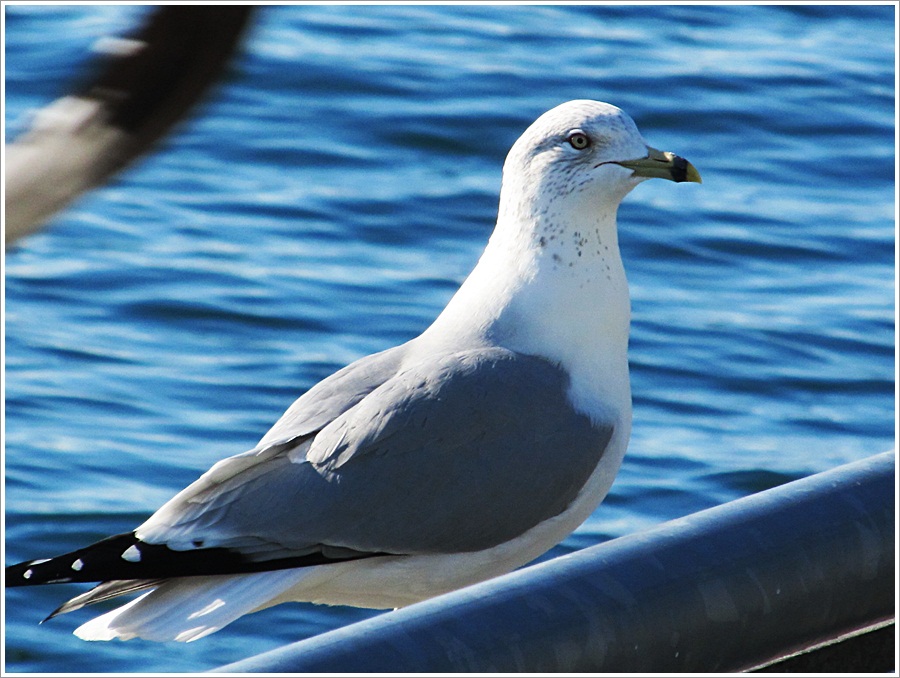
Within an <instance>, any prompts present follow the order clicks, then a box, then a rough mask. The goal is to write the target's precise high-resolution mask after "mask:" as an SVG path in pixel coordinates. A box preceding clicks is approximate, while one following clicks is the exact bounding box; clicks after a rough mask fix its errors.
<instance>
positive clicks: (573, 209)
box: [6, 100, 700, 641]
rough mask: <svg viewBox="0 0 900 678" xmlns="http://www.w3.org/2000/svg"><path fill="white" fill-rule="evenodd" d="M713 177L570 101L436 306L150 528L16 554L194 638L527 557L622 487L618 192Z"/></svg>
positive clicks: (106, 627)
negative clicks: (411, 334)
mask: <svg viewBox="0 0 900 678" xmlns="http://www.w3.org/2000/svg"><path fill="white" fill-rule="evenodd" d="M650 177H662V178H666V179H671V180H673V181H695V182H699V181H700V176H699V174H698V173H697V171H696V170H695V169H694V167H693V166H692V165H691V164H690V163H689V162H687V161H686V160H684V159H683V158H680V157H678V156H676V155H674V154H672V153H662V152H660V151H657V150H656V149H653V148H651V147H649V146H648V145H647V144H646V143H645V142H644V140H643V139H642V138H641V135H640V133H639V132H638V130H637V127H636V126H635V124H634V122H633V121H632V120H631V118H630V117H628V115H626V114H625V113H624V112H623V111H621V110H620V109H618V108H616V107H615V106H611V105H609V104H604V103H600V102H596V101H586V100H580V101H571V102H568V103H565V104H562V105H561V106H558V107H556V108H554V109H552V110H550V111H548V112H547V113H545V114H544V115H542V116H541V117H540V118H538V119H537V120H536V121H535V122H534V123H533V124H532V125H531V126H530V127H529V128H528V129H527V130H526V131H525V133H524V134H523V135H522V136H521V138H520V139H519V140H518V141H517V142H516V143H515V144H514V145H513V147H512V149H511V150H510V152H509V155H508V156H507V159H506V163H505V164H504V167H503V182H502V188H501V193H500V207H499V215H498V218H497V226H496V229H495V230H494V233H493V235H492V236H491V238H490V241H489V243H488V245H487V247H486V249H485V251H484V253H483V255H482V256H481V259H480V260H479V262H478V264H477V266H476V267H475V269H474V270H473V272H472V273H471V275H470V276H469V277H468V278H467V279H466V281H465V283H464V284H463V285H462V287H461V288H460V289H459V291H458V292H457V293H456V295H455V296H454V297H453V298H452V299H451V301H450V302H449V304H448V305H447V307H446V308H445V309H444V311H443V312H442V313H441V314H440V315H439V316H438V318H437V319H436V320H435V321H434V323H433V324H432V325H431V326H430V327H429V328H428V329H427V330H426V331H425V332H423V333H422V334H421V335H420V336H418V337H416V338H415V339H412V340H411V341H408V342H407V343H405V344H403V345H401V346H398V347H395V348H392V349H389V350H387V351H383V352H381V353H376V354H375V355H371V356H369V357H366V358H363V359H361V360H359V361H357V362H355V363H353V364H351V365H349V366H348V367H345V368H344V369H342V370H340V371H338V372H337V373H335V374H334V375H332V376H331V377H329V378H327V379H325V380H324V381H322V382H320V383H319V384H317V385H316V386H314V387H313V388H311V389H310V390H309V391H308V392H307V393H305V394H304V395H303V396H302V397H300V398H299V399H298V400H297V401H296V402H294V404H293V405H292V406H291V407H290V408H289V409H288V410H287V412H285V414H284V415H283V416H282V417H281V419H279V421H278V422H276V424H275V425H274V426H273V427H272V429H271V430H270V431H269V432H268V433H267V434H266V435H265V436H264V437H263V438H262V440H261V441H260V442H259V444H258V445H257V446H256V447H255V448H254V449H252V450H250V451H248V452H245V453H243V454H239V455H237V456H234V457H230V458H228V459H225V460H223V461H220V462H219V463H217V464H215V465H214V466H213V467H212V468H211V469H210V470H209V471H208V472H207V473H205V474H204V475H203V476H201V477H200V478H199V479H198V480H197V481H196V482H194V483H193V484H191V485H190V486H188V487H187V488H186V489H184V490H183V491H182V492H180V493H179V494H178V495H176V496H175V497H174V498H173V499H172V500H170V501H169V502H168V503H166V504H165V505H163V506H162V508H160V509H159V510H158V511H157V512H156V513H154V514H153V515H152V516H151V517H150V518H149V519H148V520H147V521H146V522H145V523H144V524H143V525H141V526H139V527H138V528H137V529H136V530H135V531H134V532H132V533H127V534H123V535H118V536H115V537H110V538H109V539H106V540H104V541H101V542H98V543H97V544H94V545H92V546H89V547H87V548H84V549H81V550H78V551H74V552H72V553H68V554H66V555H63V556H59V557H57V558H53V559H50V560H44V561H30V562H27V563H22V564H20V565H16V566H13V567H11V568H8V569H7V579H6V582H7V585H8V586H23V585H30V584H43V583H54V582H71V581H85V582H88V581H90V582H98V581H99V582H103V583H101V584H100V585H99V586H97V587H96V588H94V589H93V590H91V591H89V592H87V593H85V594H82V595H80V596H77V597H76V598H73V599H72V600H70V601H69V602H68V603H66V604H65V605H63V606H62V607H61V608H60V609H59V610H57V612H56V613H60V612H69V611H71V610H75V609H79V608H81V607H83V606H84V605H87V604H90V603H95V602H99V601H102V600H107V599H109V598H112V597H115V596H118V595H121V594H123V593H130V592H134V591H140V590H143V589H152V590H151V591H149V592H146V593H144V594H143V595H142V596H140V597H139V598H137V599H136V600H134V601H132V602H130V603H128V604H127V605H125V606H123V607H120V608H118V609H116V610H113V611H112V612H109V613H107V614H104V615H102V616H100V617H98V618H96V619H94V620H92V621H90V622H88V623H86V624H84V625H83V626H81V627H79V628H78V629H77V630H76V632H75V633H76V634H77V635H78V636H80V637H81V638H85V639H89V640H108V639H111V638H122V639H128V638H134V637H141V638H146V639H150V640H182V641H187V640H194V639H197V638H200V637H202V636H204V635H207V634H209V633H212V632H214V631H216V630H218V629H220V628H222V627H223V626H225V625H226V624H228V623H230V622H231V621H234V620H235V619H237V618H238V617H240V616H242V615H244V614H247V613H249V612H253V611H256V610H259V609H263V608H266V607H269V606H272V605H276V604H279V603H283V602H288V601H309V602H314V603H327V604H347V605H355V606H359V607H373V608H390V607H400V606H404V605H407V604H410V603H413V602H416V601H419V600H422V599H425V598H429V597H431V596H434V595H437V594H440V593H444V592H447V591H451V590H453V589H456V588H460V587H462V586H466V585H468V584H472V583H475V582H478V581H482V580H484V579H488V578H490V577H493V576H496V575H499V574H502V573H505V572H509V571H511V570H513V569H515V568H517V567H520V566H522V565H524V564H526V563H528V562H529V561H531V560H533V559H534V558H536V557H537V556H539V555H541V554H542V553H544V552H545V551H547V550H548V549H550V548H551V547H552V546H554V545H555V544H557V543H558V542H559V541H561V540H562V539H563V538H564V537H566V536H567V535H568V534H569V533H570V532H572V530H574V529H575V528H576V527H578V526H579V525H580V524H581V523H582V522H583V521H584V520H585V519H586V518H587V517H588V516H589V515H590V514H591V513H592V512H593V511H594V509H595V508H596V507H597V505H598V504H599V503H600V502H601V501H602V499H603V497H604V496H605V495H606V493H607V491H608V490H609V488H610V485H611V484H612V482H613V479H614V477H615V475H616V473H617V471H618V469H619V465H620V463H621V461H622V456H623V455H624V453H625V448H626V445H627V442H628V437H629V434H630V430H631V389H630V386H629V378H628V360H627V345H628V327H629V322H630V304H629V298H628V287H627V282H626V279H625V270H624V268H623V266H622V260H621V257H620V255H619V246H618V237H617V232H616V211H617V208H618V206H619V203H620V202H621V200H622V198H623V197H624V196H625V195H626V194H627V193H628V192H629V191H630V190H631V189H633V188H634V187H635V186H637V185H638V184H639V183H641V182H642V181H644V180H646V179H647V178H650Z"/></svg>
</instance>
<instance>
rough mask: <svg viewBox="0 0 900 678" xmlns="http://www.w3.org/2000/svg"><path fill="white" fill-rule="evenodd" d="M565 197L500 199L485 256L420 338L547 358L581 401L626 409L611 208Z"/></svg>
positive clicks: (587, 406)
mask: <svg viewBox="0 0 900 678" xmlns="http://www.w3.org/2000/svg"><path fill="white" fill-rule="evenodd" d="M564 202H566V204H567V205H568V206H569V207H568V209H566V213H564V214H562V213H560V212H559V208H556V209H543V210H539V211H538V213H537V214H535V211H534V210H529V213H528V214H522V213H521V211H520V210H509V209H504V208H505V206H504V205H503V204H502V203H501V211H500V218H499V219H498V225H497V229H496V230H495V231H494V235H493V236H492V237H491V241H490V243H489V244H488V247H487V248H486V249H485V251H484V254H483V255H482V257H481V260H480V261H479V262H478V265H477V266H476V267H475V270H474V271H473V272H472V274H471V275H470V276H469V278H468V279H467V280H466V281H465V283H464V284H463V286H462V287H461V288H460V289H459V291H458V292H457V293H456V295H455V296H454V297H453V299H451V301H450V303H449V304H448V306H447V308H446V309H445V310H444V312H443V313H441V315H440V316H439V317H438V318H437V320H435V322H434V324H433V325H432V326H431V327H430V328H429V329H428V330H427V331H426V332H425V334H424V335H423V337H422V339H423V340H426V341H428V339H432V340H433V339H437V338H438V337H440V338H441V341H442V342H443V341H447V342H452V343H453V344H455V345H460V344H463V345H465V344H470V343H473V342H474V343H490V344H491V345H499V346H504V347H506V348H509V349H511V350H515V351H518V352H521V353H526V354H530V355H538V356H541V357H544V358H547V359H549V360H552V361H554V362H556V363H558V364H559V365H560V366H562V367H563V369H565V370H566V371H567V372H568V373H569V375H570V376H571V379H572V383H571V389H570V397H571V398H572V401H573V403H575V405H576V406H577V407H579V409H582V410H583V411H585V412H588V413H590V412H592V411H595V410H596V408H599V407H601V405H600V403H607V405H608V404H609V403H613V406H614V407H616V408H617V409H619V410H620V411H621V412H623V413H624V412H626V411H627V412H628V413H629V415H630V408H631V394H630V388H629V386H628V358H627V351H628V328H629V322H630V315H631V309H630V302H629V298H628V283H627V281H626V278H625V270H624V268H623V266H622V259H621V256H620V254H619V245H618V236H617V232H616V220H615V209H614V208H613V209H611V210H609V209H608V210H602V209H601V210H598V209H597V205H592V206H588V205H584V206H581V205H580V203H579V202H578V201H564ZM519 205H520V206H521V203H519ZM554 207H555V206H554ZM573 208H574V209H573ZM555 224H565V228H561V229H554V225H555ZM429 343H430V342H429ZM607 405H603V407H607Z"/></svg>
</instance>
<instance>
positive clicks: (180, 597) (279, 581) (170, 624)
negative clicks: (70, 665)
mask: <svg viewBox="0 0 900 678" xmlns="http://www.w3.org/2000/svg"><path fill="white" fill-rule="evenodd" d="M316 569H318V568H312V569H295V570H277V571H274V572H260V573H253V574H238V575H218V576H214V577H183V578H179V579H170V580H168V581H165V582H162V583H161V584H159V585H158V586H157V588H155V589H154V590H153V591H150V592H148V593H145V594H144V595H142V596H141V597H139V598H137V599H135V600H133V601H131V602H130V603H128V604H126V605H124V606H122V607H120V608H117V609H115V610H113V611H111V612H107V613H106V614H104V615H101V616H99V617H97V618H95V619H92V620H91V621H89V622H87V623H86V624H83V625H82V626H80V627H79V628H78V629H76V630H75V635H76V636H78V637H79V638H81V639H83V640H112V639H113V638H118V639H120V640H129V639H131V638H143V639H145V640H155V641H170V640H175V641H180V642H189V641H192V640H197V639H199V638H202V637H204V636H207V635H209V634H210V633H214V632H215V631H218V630H219V629H221V628H222V627H224V626H226V625H228V624H230V623H231V622H233V621H234V620H235V619H237V618H238V617H241V616H243V615H245V614H248V613H249V612H254V611H256V610H259V609H262V608H265V607H268V605H269V603H270V601H273V599H276V598H278V597H279V596H280V595H281V594H283V593H284V592H285V591H287V590H288V589H290V588H291V587H293V586H296V585H297V584H299V583H300V582H301V581H302V580H303V579H304V578H305V577H307V576H309V575H310V574H311V573H312V572H314V571H315V570H316ZM150 585H152V584H150ZM88 593H90V592H88ZM85 595H88V594H85ZM101 595H102V594H101ZM75 600H77V599H73V601H71V602H74V601H75ZM89 602H93V601H89ZM85 604H87V603H85ZM73 609H75V608H73Z"/></svg>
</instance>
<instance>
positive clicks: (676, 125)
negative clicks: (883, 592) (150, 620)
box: [4, 6, 896, 673]
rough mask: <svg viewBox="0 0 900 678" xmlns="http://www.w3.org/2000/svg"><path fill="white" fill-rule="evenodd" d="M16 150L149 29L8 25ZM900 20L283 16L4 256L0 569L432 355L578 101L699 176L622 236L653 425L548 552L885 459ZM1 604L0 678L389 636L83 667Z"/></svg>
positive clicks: (97, 533)
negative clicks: (450, 307) (507, 167)
mask: <svg viewBox="0 0 900 678" xmlns="http://www.w3.org/2000/svg"><path fill="white" fill-rule="evenodd" d="M4 9H5V12H6V20H7V23H6V41H7V42H6V59H7V60H6V69H7V71H6V73H7V81H6V86H7V99H6V121H7V125H8V126H9V127H8V132H7V139H10V138H13V137H14V135H15V134H16V132H17V131H18V130H20V129H21V128H22V121H23V119H24V118H23V116H25V115H26V114H27V112H28V111H29V110H30V109H33V108H34V107H38V106H41V105H43V104H45V103H47V102H48V101H50V100H52V99H53V98H55V97H57V96H59V95H60V94H61V93H63V92H64V91H65V88H66V83H68V82H70V80H71V78H72V77H73V75H75V74H76V73H77V72H78V66H79V65H80V64H81V63H83V62H84V61H85V59H86V58H87V56H88V55H89V48H90V46H91V44H92V43H93V42H94V41H95V40H96V39H97V37H99V36H101V35H105V34H109V33H117V32H121V31H122V30H124V29H126V28H127V27H128V26H130V25H131V24H132V23H133V22H134V21H136V20H137V19H138V18H139V17H140V15H141V14H142V13H143V12H144V11H145V10H144V9H143V8H140V7H124V8H123V7H112V6H98V7H74V6H56V7H52V6H46V7H28V6H6V7H5V8H4ZM894 77H895V73H894V8H893V7H890V6H880V7H859V6H847V7H840V6H829V7H819V8H817V7H811V6H810V7H806V6H793V7H773V6H762V7H753V6H722V7H715V6H684V7H679V6H661V7H652V6H639V7H623V6H598V7H574V6H568V7H536V6H514V7H513V6H508V7H500V8H498V7H487V6H456V7H436V6H429V7H416V6H375V7H340V6H324V7H315V6H311V7H288V6H280V7H271V8H265V9H264V10H262V11H260V13H259V16H258V20H257V22H256V24H255V26H254V29H253V30H252V32H251V33H250V34H249V36H248V39H247V41H246V43H245V45H244V48H243V52H242V54H241V56H240V58H239V59H238V60H237V61H236V62H235V63H234V65H233V67H232V68H231V70H230V71H229V73H228V75H227V78H226V79H225V81H224V82H223V83H222V85H221V86H220V87H219V88H218V89H217V90H216V92H215V95H214V96H213V97H212V98H210V99H209V100H208V101H207V103H206V104H205V105H204V106H203V107H202V108H201V109H200V110H198V111H197V114H196V116H195V117H194V118H193V119H192V120H191V121H190V122H189V123H188V124H186V125H184V126H183V127H181V128H180V130H179V132H178V133H177V134H176V135H175V136H174V137H172V138H170V139H169V140H168V141H167V142H166V143H165V145H164V146H163V147H162V148H161V149H160V150H159V152H158V153H156V154H155V155H153V156H152V157H149V158H148V159H147V160H146V161H145V162H143V163H142V164H140V165H139V166H137V167H135V168H133V169H131V170H129V171H128V172H127V173H125V174H123V175H121V176H120V177H119V178H117V179H116V180H115V181H114V182H113V183H111V184H110V185H109V186H107V187H106V188H103V189H102V190H98V191H96V192H94V193H93V194H91V195H89V196H87V197H85V198H84V199H83V200H81V201H79V202H78V203H77V204H75V205H74V206H72V207H71V208H70V209H69V210H68V211H67V212H65V213H64V214H62V215H60V216H59V217H58V218H56V219H55V220H54V221H53V223H52V225H51V226H50V227H49V228H48V229H47V230H45V231H44V232H43V233H41V234H39V235H36V236H34V237H31V238H30V239H28V240H27V241H25V242H24V243H23V245H22V246H21V247H20V248H18V249H16V250H15V251H13V252H11V253H9V254H8V255H7V257H6V263H5V265H6V268H5V277H6V299H5V306H4V308H5V311H6V357H5V365H6V374H5V389H6V430H5V445H6V457H5V459H6V492H5V497H6V528H7V532H6V562H7V563H12V562H17V561H19V560H24V559H26V558H36V557H42V556H49V555H53V554H56V553H60V552H63V551H66V550H70V549H73V548H76V547H79V546H83V545H85V544H87V543H89V542H91V541H93V540H95V539H98V538H101V537H104V536H106V535H108V534H113V533H118V532H124V531H127V530H130V529H132V528H133V527H134V526H136V525H137V524H139V523H140V522H141V521H143V520H144V518H146V516H147V515H149V514H150V513H151V512H152V511H153V510H155V509H156V508H157V507H158V506H159V505H160V504H162V503H163V502H164V501H166V500H167V499H168V498H169V497H170V496H171V495H172V494H174V493H175V492H176V491H177V490H179V489H181V488H182V487H183V486H184V485H186V484H187V483H189V482H191V481H192V480H193V479H195V478H196V476H197V475H198V474H199V473H201V472H202V471H204V470H205V469H206V468H208V467H209V466H210V465H211V464H212V463H214V462H215V461H216V460H218V459H220V458H222V457H225V456H228V455H231V454H234V453H237V452H240V451H242V450H244V449H247V448H249V447H250V446H252V445H253V444H254V443H255V442H256V440H258V438H259V437H260V436H261V435H262V434H263V433H264V432H265V430H266V429H267V427H268V426H269V425H270V424H271V423H272V422H274V421H275V419H276V418H277V417H278V415H279V414H280V413H281V412H282V411H283V410H284V409H285V408H286V407H287V406H288V405H289V404H290V403H291V401H292V400H293V399H294V398H295V397H296V396H297V395H299V394H300V393H302V392H303V391H304V390H306V389H307V388H309V387H310V386H311V385H312V384H314V383H315V382H316V381H317V380H319V379H321V378H323V377H325V376H327V375H328V374H330V373H331V372H332V371H334V370H335V369H337V368H339V367H341V366H343V365H345V364H347V363H348V362H350V361H352V360H354V359H355V358H358V357H360V356H363V355H365V354H368V353H371V352H374V351H377V350H380V349H384V348H387V347H389V346H392V345H395V344H397V343H399V342H402V341H404V340H406V339H409V338H411V337H413V336H414V335H416V334H417V333H419V332H420V331H421V330H423V329H424V328H425V327H426V326H427V325H428V324H429V323H430V322H431V320H432V319H433V318H434V317H435V316H436V314H437V313H438V312H439V311H440V309H441V308H442V307H443V305H444V304H445V303H446V301H447V300H448V299H449V297H450V296H451V294H452V293H453V292H454V290H455V289H456V288H457V286H458V285H459V284H460V282H461V281H462V280H463V279H464V278H465V276H466V275H467V273H468V272H469V270H470V269H471V268H472V266H473V265H474V263H475V261H476V259H477V257H478V255H479V254H480V252H481V250H482V248H483V247H484V244H485V242H486V240H487V237H488V235H489V233H490V230H491V227H492V224H493V220H494V217H495V209H496V204H497V192H498V189H499V182H500V167H501V164H502V161H503V158H504V155H505V153H506V151H507V149H508V148H509V146H510V145H511V144H512V142H513V141H515V139H516V138H517V136H518V135H519V134H520V133H521V131H522V130H524V129H525V127H527V126H528V124H530V122H531V121H532V120H533V119H534V118H535V117H537V116H538V115H539V114H540V113H542V112H543V111H545V110H547V109H548V108H551V107H552V106H555V105H556V104H558V103H560V102H562V101H565V100H568V99H574V98H594V99H600V100H604V101H609V102H611V103H614V104H616V105H618V106H621V107H622V108H624V109H625V110H626V111H628V112H629V113H630V114H631V115H632V117H633V118H634V119H635V120H636V121H637V123H638V125H639V127H640V128H641V130H642V132H643V134H644V136H645V138H646V139H647V140H648V142H649V143H651V144H652V145H654V146H656V147H658V148H661V149H664V150H671V151H674V152H677V153H678V154H680V155H683V156H685V157H687V158H689V159H690V160H691V161H692V162H693V163H694V164H695V165H696V166H697V168H698V169H699V170H700V172H701V173H702V175H703V179H704V183H703V185H701V186H697V185H676V184H670V183H668V182H662V181H659V182H650V183H648V184H645V185H642V186H640V187H639V188H638V189H637V190H636V191H635V192H634V193H633V194H631V195H630V196H629V197H628V198H627V199H626V203H625V204H624V205H623V207H622V209H621V211H620V218H619V224H620V231H621V245H622V250H623V256H624V259H625V264H626V268H627V270H628V274H629V279H630V284H631V293H632V303H633V324H632V335H631V351H630V356H631V366H632V389H633V393H634V406H635V416H634V433H633V436H632V442H631V445H630V449H629V452H628V455H627V456H626V459H625V462H624V465H623V468H622V471H621V473H620V475H619V477H618V479H617V480H616V483H615V485H614V486H613V488H612V492H611V494H610V496H609V498H608V499H607V500H606V502H605V503H604V504H603V505H602V506H601V507H600V509H598V511H597V512H596V513H595V515H594V516H593V517H592V518H591V519H590V520H589V521H588V522H587V523H586V524H585V525H584V526H582V527H581V528H580V529H579V530H578V531H577V532H576V533H575V534H573V535H572V536H571V537H570V538H568V539H567V540H566V541H565V542H563V544H562V545H560V546H559V547H557V548H556V549H554V550H553V551H552V552H551V554H550V555H559V554H562V553H565V552H569V551H572V550H574V549H578V548H582V547H585V546H589V545H591V544H595V543H598V542H600V541H603V540H606V539H609V538H611V537H616V536H619V535H623V534H627V533H631V532H634V531H637V530H641V529H644V528H647V527H650V526H652V525H654V524H657V523H659V522H661V521H665V520H668V519H671V518H675V517H678V516H682V515H685V514H688V513H691V512H694V511H698V510H701V509H704V508H707V507H710V506H714V505H717V504H720V503H722V502H726V501H729V500H732V499H735V498H738V497H741V496H744V495H747V494H750V493H753V492H757V491H760V490H764V489H766V488H769V487H772V486H775V485H778V484H781V483H784V482H787V481H790V480H793V479H796V478H800V477H803V476H806V475H808V474H811V473H816V472H818V471H823V470H826V469H829V468H832V467H834V466H838V465H840V464H843V463H846V462H850V461H853V460H856V459H860V458H863V457H866V456H869V455H872V454H875V453H878V452H882V451H884V450H886V449H889V448H891V447H892V446H893V444H894V433H895V382H894V374H895V372H894V355H895V333H894V332H895V330H894V328H895V305H894V298H895V297H894V293H895V288H894V279H895V278H894V276H895V269H894V263H895V255H894V251H895V250H894V243H895V234H896V231H895V213H896V205H895V202H894V196H895V193H894V190H895V188H894V163H895V157H894V96H895V90H894ZM82 588H83V587H79V586H75V585H72V586H58V587H37V588H33V589H14V590H12V591H10V592H8V593H7V594H6V610H5V613H6V625H5V634H6V653H7V654H6V660H7V665H6V668H7V670H8V671H33V672H52V671H65V672H71V671H110V672H126V671H146V672H150V673H155V672H161V671H195V670H204V669H210V668H213V667H216V666H219V665H221V664H223V663H226V662H230V661H234V660H237V659H241V658H243V657H246V656H249V655H252V654H255V653H257V652H260V651H263V650H268V649H271V648H274V647H278V646H280V645H283V644H285V643H288V642H290V641H294V640H298V639H302V638H305V637H308V636H312V635H315V634H318V633H321V632H324V631H326V630H329V629H332V628H336V627H338V626H342V625H345V624H347V623H350V622H352V621H354V620H358V619H362V618H365V617H367V616H370V615H372V614H374V613H373V612H369V611H362V610H355V609H352V608H327V607H316V606H311V605H301V604H296V605H285V606H281V607H278V608H275V609H273V610H270V611H266V612H263V613H260V614H257V615H251V616H249V617H245V618H243V619H241V620H239V621H238V622H237V623H235V624H233V625H232V626H230V627H228V628H227V629H226V630H224V631H222V632H220V633H217V634H215V635H213V636H210V637H208V638H205V639H203V640H201V641H199V642H196V643H192V644H189V645H181V644H170V645H167V646H165V648H163V647H161V646H158V645H154V644H152V643H146V642H143V641H130V642H128V643H120V642H114V643H90V644H89V643H85V642H83V641H80V640H78V639H77V638H75V637H74V636H72V635H71V631H72V629H74V628H75V627H76V626H77V625H78V624H80V623H82V622H84V621H86V620H87V619H88V618H90V617H91V616H93V611H92V610H81V611H78V612H76V613H73V614H71V615H67V616H64V617H61V618H58V619H55V620H53V621H52V622H49V623H47V624H44V625H42V626H38V624H37V623H38V621H39V620H40V619H42V618H43V617H44V616H45V615H46V614H47V613H49V612H50V611H51V610H52V609H54V608H55V607H56V606H57V605H58V604H60V603H61V602H62V601H63V600H65V599H66V598H68V597H69V596H71V595H74V594H75V593H77V592H78V591H80V590H82Z"/></svg>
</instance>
